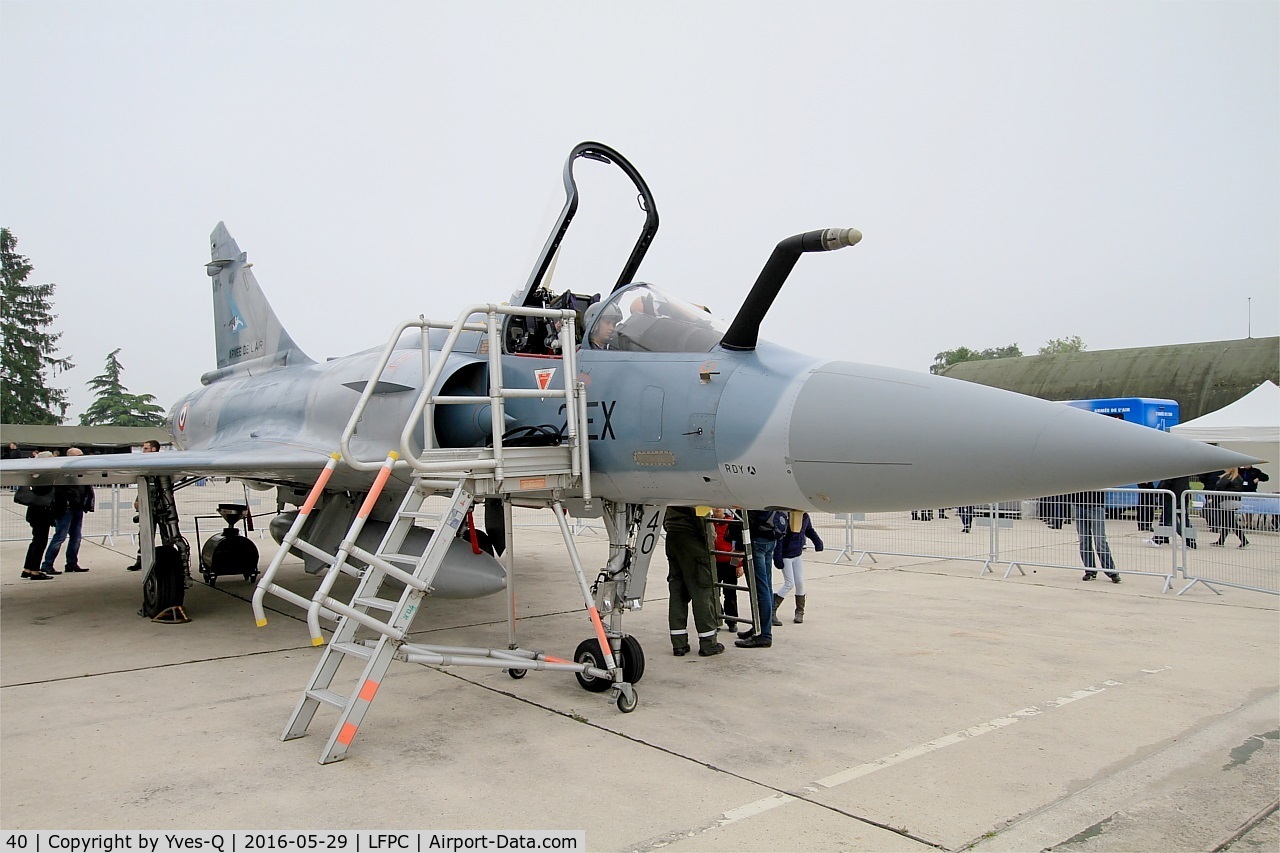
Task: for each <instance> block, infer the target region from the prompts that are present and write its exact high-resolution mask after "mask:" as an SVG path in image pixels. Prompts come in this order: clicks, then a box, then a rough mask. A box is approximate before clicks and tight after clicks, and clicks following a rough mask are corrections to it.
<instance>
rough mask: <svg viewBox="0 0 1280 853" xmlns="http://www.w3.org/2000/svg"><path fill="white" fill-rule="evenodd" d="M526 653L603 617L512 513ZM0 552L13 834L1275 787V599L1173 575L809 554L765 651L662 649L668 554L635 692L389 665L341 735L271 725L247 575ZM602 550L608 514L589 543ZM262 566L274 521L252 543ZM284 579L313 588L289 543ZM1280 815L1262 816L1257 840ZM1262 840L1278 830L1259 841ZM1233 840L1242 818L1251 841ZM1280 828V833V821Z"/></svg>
mask: <svg viewBox="0 0 1280 853" xmlns="http://www.w3.org/2000/svg"><path fill="white" fill-rule="evenodd" d="M519 535H520V536H521V541H520V542H519V543H518V561H519V563H518V571H519V574H518V576H517V586H518V602H519V608H518V609H519V613H520V615H521V623H520V631H521V641H522V644H523V645H524V646H525V647H526V648H538V649H544V650H546V651H548V652H551V653H553V654H558V655H561V656H565V657H568V656H569V655H571V654H572V652H573V649H574V648H575V647H576V645H577V644H578V642H579V641H581V640H582V639H584V638H586V637H587V636H588V634H589V624H588V621H587V619H586V616H585V615H584V613H583V612H582V609H581V602H580V601H578V600H577V594H576V584H575V582H574V580H573V575H572V572H571V570H570V568H569V566H568V562H567V560H566V559H565V556H564V552H563V546H562V545H561V544H560V543H559V540H558V536H557V535H556V534H554V533H550V532H545V531H540V530H533V531H524V530H522V531H521V532H520V534H519ZM21 546H22V543H4V544H3V545H2V546H0V554H2V556H3V560H2V562H3V572H2V579H0V647H2V649H3V656H2V658H0V745H2V746H3V762H2V763H0V782H2V783H3V784H2V785H0V824H3V826H4V827H5V828H6V829H24V828H26V829H35V828H40V829H132V828H136V829H167V828H186V829H237V828H239V829H274V828H289V829H301V828H315V829H323V828H331V829H585V830H586V837H587V845H588V848H589V849H592V850H656V849H664V850H666V849H674V850H723V849H735V850H925V849H946V850H958V849H961V848H964V847H966V846H969V845H976V848H977V849H980V850H1029V849H1043V848H1046V847H1054V846H1057V847H1059V848H1060V849H1070V850H1077V849H1079V850H1089V849H1093V850H1132V849H1163V850H1182V849H1186V850H1205V849H1211V848H1213V847H1214V846H1215V845H1217V844H1219V843H1221V842H1222V841H1224V840H1226V839H1228V838H1230V837H1232V836H1233V834H1235V833H1236V832H1237V831H1238V830H1240V829H1241V828H1242V827H1244V826H1246V824H1250V822H1251V820H1252V819H1254V818H1257V817H1258V816H1259V815H1262V814H1264V813H1265V812H1266V810H1267V809H1268V807H1269V806H1271V805H1272V804H1273V803H1274V802H1275V801H1276V799H1277V796H1278V794H1280V792H1278V790H1277V788H1278V787H1280V783H1278V782H1277V780H1278V779H1280V743H1278V742H1277V732H1280V699H1278V698H1277V691H1278V690H1280V630H1278V629H1280V615H1278V611H1277V602H1276V599H1275V598H1274V597H1272V596H1265V595H1261V594H1255V593H1246V592H1240V591H1233V590H1227V591H1226V594H1225V595H1224V596H1222V597H1218V596H1215V595H1213V593H1212V592H1209V591H1207V590H1204V591H1193V592H1191V593H1188V595H1186V596H1183V597H1180V598H1179V597H1175V596H1173V595H1169V594H1166V595H1162V594H1161V593H1160V582H1159V580H1158V579H1154V578H1142V577H1130V578H1126V582H1125V583H1124V584H1122V585H1120V586H1114V585H1112V584H1100V583H1097V582H1095V583H1093V584H1081V583H1080V582H1079V580H1078V577H1069V576H1067V575H1065V574H1063V573H1044V572H1041V573H1039V574H1036V575H1029V576H1028V577H1026V578H1019V577H1012V578H1010V579H1008V580H1001V579H998V578H995V577H993V576H991V575H987V576H985V577H979V576H977V574H976V573H975V571H974V567H973V566H972V564H964V563H947V562H936V561H935V562H928V561H917V562H914V563H912V562H909V561H902V560H899V561H896V562H895V564H894V565H892V566H889V565H886V563H888V562H889V561H881V563H878V564H876V565H874V566H872V567H871V568H870V569H868V568H867V567H859V568H855V567H852V566H850V565H849V564H848V563H842V564H838V565H831V564H827V563H822V562H817V561H816V560H806V570H807V571H806V586H807V589H806V592H807V594H808V608H807V612H806V621H805V624H803V625H794V624H793V623H792V622H791V611H792V609H793V603H792V602H791V601H788V602H787V603H785V604H784V605H783V607H782V610H781V615H782V617H783V621H784V625H783V627H781V628H777V629H775V632H774V637H775V642H774V647H773V648H772V649H768V650H744V649H736V648H734V647H733V646H732V645H731V644H730V645H729V650H728V651H727V652H726V653H725V654H724V655H721V656H718V657H713V658H699V657H697V656H696V655H694V656H688V657H684V658H673V657H671V656H670V653H669V643H668V640H667V624H666V585H665V583H664V579H665V563H664V562H663V561H662V559H661V558H659V559H658V560H657V561H656V563H657V566H656V567H655V570H654V575H653V577H652V578H651V580H650V584H649V587H648V595H647V600H646V607H645V609H644V610H643V611H641V612H640V613H637V614H633V615H631V616H629V617H628V621H627V627H628V630H629V632H631V633H633V634H634V635H635V636H636V637H637V638H638V639H639V640H640V642H641V644H642V645H643V647H644V650H645V652H646V655H647V658H648V662H647V667H646V671H645V675H644V678H643V679H642V681H641V682H640V684H639V687H638V688H637V692H638V693H639V696H640V705H639V708H638V709H637V711H636V712H635V713H632V714H621V713H619V712H618V711H617V709H616V708H615V707H614V706H613V705H612V704H611V703H609V702H608V701H607V699H606V698H605V697H606V696H607V694H589V693H586V692H584V691H583V690H581V689H580V688H579V687H578V686H577V683H576V682H575V681H574V679H573V677H572V676H566V675H563V674H557V673H539V672H531V673H529V675H528V676H527V677H526V678H524V679H522V680H519V681H516V680H513V679H511V678H509V677H508V676H507V675H506V674H504V673H503V672H501V671H500V670H490V669H464V668H453V669H429V668H425V667H419V666H414V665H411V664H395V665H393V667H392V669H391V671H390V674H389V676H388V678H387V680H386V683H385V684H384V685H383V687H382V689H381V690H380V691H379V693H378V696H377V699H376V701H375V702H374V705H373V708H372V710H371V711H370V713H369V715H368V716H367V717H366V719H365V722H364V725H363V726H362V727H361V730H360V733H359V735H358V736H357V738H356V740H355V742H354V744H353V747H352V750H351V753H350V755H349V757H348V758H347V759H346V760H345V761H343V762H340V763H338V764H333V765H328V766H320V765H318V764H317V763H316V759H317V757H318V756H319V753H320V751H321V749H322V747H323V746H324V741H325V740H326V739H327V737H328V735H329V731H330V729H331V727H332V724H333V720H334V716H333V712H332V711H331V710H330V709H322V710H321V712H320V713H319V714H318V715H317V719H316V721H315V722H314V723H313V724H312V726H311V730H310V733H309V735H308V736H307V737H306V738H303V739H300V740H294V741H290V742H287V743H284V742H281V741H279V740H278V736H279V733H280V731H281V729H282V728H283V726H284V724H285V721H286V720H287V718H288V716H289V714H290V712H291V711H292V709H293V706H294V704H295V703H296V701H297V699H298V696H299V694H300V692H301V690H302V688H303V686H304V685H305V683H306V681H307V679H308V677H309V676H310V674H311V670H312V668H313V666H314V663H315V660H316V656H317V654H318V652H317V650H315V649H313V648H312V647H311V646H310V644H309V641H308V639H307V636H306V630H305V627H304V626H303V625H302V623H301V622H300V621H299V617H300V613H298V612H296V611H293V610H292V609H290V608H289V607H288V606H287V605H284V604H283V603H282V602H279V601H278V600H269V601H270V602H271V603H274V604H276V605H278V606H279V608H280V611H279V612H277V613H273V614H272V615H271V618H270V621H269V624H268V625H267V627H265V628H262V629H259V628H256V627H255V626H254V624H253V618H252V615H251V613H250V611H249V607H248V604H247V599H248V598H249V596H250V594H251V592H252V588H251V587H250V586H249V585H248V584H245V583H244V582H243V581H241V580H239V579H235V578H223V579H221V580H220V583H219V586H218V587H217V588H209V587H207V586H205V585H204V584H202V583H198V584H197V585H196V587H195V588H193V589H192V590H190V591H189V592H188V596H187V610H188V612H189V613H190V614H191V616H192V617H193V620H194V621H193V622H191V623H190V624H188V625H156V624H153V623H151V622H149V621H148V620H145V619H142V618H139V617H137V616H135V615H134V613H135V611H136V610H137V608H138V606H139V604H140V600H141V591H140V580H141V579H140V577H139V576H138V575H137V574H134V573H127V572H125V571H124V570H123V568H124V566H125V565H126V564H127V563H129V562H130V561H131V560H132V553H131V550H132V549H131V547H129V546H117V548H116V550H114V551H113V550H110V549H107V548H104V547H102V546H101V545H97V544H94V543H91V542H86V543H85V545H84V550H83V551H82V563H83V564H84V565H88V566H90V567H92V571H91V572H89V573H88V574H83V575H70V576H68V575H63V576H60V577H58V578H56V579H55V580H52V581H42V582H33V581H21V580H19V579H18V574H19V572H20V567H21V555H22V547H21ZM579 547H580V549H581V551H582V552H583V558H584V562H585V563H586V564H587V565H588V566H595V565H599V564H601V563H602V562H603V559H604V556H605V552H606V546H605V542H604V540H603V538H602V537H592V536H586V537H581V538H580V539H579ZM260 548H261V549H262V551H263V562H264V564H265V562H266V560H267V559H269V557H270V553H271V548H270V546H269V543H266V542H264V543H262V544H261V545H260ZM284 577H285V583H286V584H288V585H289V586H290V587H291V588H293V589H294V590H295V591H298V592H300V593H303V594H309V592H310V590H311V589H314V586H315V583H316V581H315V579H314V578H311V577H308V576H304V575H303V574H302V572H301V571H300V569H298V568H296V567H292V568H288V569H286V572H285V576H284ZM504 609H505V597H504V596H501V595H500V596H494V597H492V598H490V599H486V600H482V601H473V602H445V601H435V602H431V603H430V605H429V606H428V608H427V609H426V610H425V612H424V614H423V615H422V616H420V617H419V619H418V620H417V621H416V622H415V625H414V627H415V629H417V631H416V633H415V636H414V639H415V640H416V641H419V642H440V643H448V644H454V645H487V646H494V647H503V646H505V643H506V639H505V637H506V635H505V628H504V626H503V624H502V619H503V613H504ZM1275 829H1276V821H1275V819H1274V817H1273V818H1272V819H1271V820H1267V821H1263V822H1262V823H1261V825H1260V826H1258V827H1257V828H1256V829H1253V830H1252V831H1251V833H1250V834H1248V835H1246V838H1245V841H1248V840H1249V839H1250V838H1258V837H1263V838H1269V837H1270V836H1267V835H1265V833H1268V832H1270V833H1272V834H1274V833H1275ZM1260 834H1262V835H1260ZM1241 843H1244V842H1243V841H1242V842H1241ZM1273 846H1274V845H1273Z"/></svg>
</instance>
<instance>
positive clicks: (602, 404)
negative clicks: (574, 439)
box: [560, 400, 618, 441]
mask: <svg viewBox="0 0 1280 853" xmlns="http://www.w3.org/2000/svg"><path fill="white" fill-rule="evenodd" d="M597 406H598V407H599V408H600V412H601V414H603V415H604V423H603V424H601V426H600V433H599V434H598V435H597V434H596V433H594V432H591V425H592V424H593V423H595V419H594V418H592V417H591V414H590V413H591V410H592V409H594V408H596V407H597ZM617 407H618V401H617V400H601V401H599V402H590V403H587V439H588V440H590V441H600V440H602V439H605V438H611V439H616V438H617V437H618V436H617V435H616V434H614V431H613V424H612V422H611V421H610V419H611V418H612V417H613V410H614V409H616V408H617ZM565 408H566V407H565V405H564V404H563V403H561V404H560V414H561V415H563V414H564V411H565ZM566 429H567V426H566ZM564 431H565V429H561V433H562V434H563V433H564Z"/></svg>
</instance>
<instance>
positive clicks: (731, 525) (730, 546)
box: [711, 509, 742, 630]
mask: <svg viewBox="0 0 1280 853" xmlns="http://www.w3.org/2000/svg"><path fill="white" fill-rule="evenodd" d="M711 516H712V518H714V519H715V521H713V522H712V526H713V527H714V528H715V532H716V545H715V551H716V579H717V580H718V581H719V582H720V584H721V587H720V589H721V591H722V592H723V593H724V606H723V607H722V608H721V610H720V612H721V614H722V615H723V616H724V624H725V627H726V628H728V629H730V630H733V629H734V627H735V625H736V624H737V621H736V620H737V618H738V591H737V590H736V589H734V587H736V586H737V585H738V581H739V579H740V578H741V577H742V557H739V556H735V555H734V554H733V553H732V552H735V551H736V552H741V551H742V523H741V522H740V521H738V520H737V519H735V518H734V517H733V514H732V513H730V512H729V511H728V510H727V509H714V510H712V511H711Z"/></svg>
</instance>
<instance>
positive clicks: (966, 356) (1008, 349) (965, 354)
mask: <svg viewBox="0 0 1280 853" xmlns="http://www.w3.org/2000/svg"><path fill="white" fill-rule="evenodd" d="M1021 355H1022V350H1021V349H1019V348H1018V345H1017V344H1009V345H1008V346H1003V347H994V348H991V349H984V350H972V349H969V348H968V347H956V348H955V349H949V350H946V351H944V352H940V353H938V354H937V355H935V356H934V357H933V364H932V366H930V367H929V372H930V373H941V372H942V371H944V370H946V369H947V368H948V367H950V366H951V365H953V364H959V363H960V362H962V361H979V360H981V359H984V358H1018V357H1019V356H1021Z"/></svg>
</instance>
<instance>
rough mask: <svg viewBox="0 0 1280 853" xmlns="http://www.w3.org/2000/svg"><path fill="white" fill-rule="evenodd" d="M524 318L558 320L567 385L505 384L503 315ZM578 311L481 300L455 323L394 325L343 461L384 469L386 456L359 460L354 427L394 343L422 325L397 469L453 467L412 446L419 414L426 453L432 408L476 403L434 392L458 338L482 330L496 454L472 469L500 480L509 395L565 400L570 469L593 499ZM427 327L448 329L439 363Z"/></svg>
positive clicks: (347, 437)
mask: <svg viewBox="0 0 1280 853" xmlns="http://www.w3.org/2000/svg"><path fill="white" fill-rule="evenodd" d="M477 314H480V315H483V317H484V321H483V322H468V321H469V320H470V319H471V318H472V317H474V316H475V315H477ZM507 315H511V316H520V317H542V318H545V319H550V320H560V321H561V324H560V352H561V353H562V359H563V362H562V367H563V369H562V371H561V380H562V382H563V383H564V387H563V389H555V388H546V389H535V388H506V387H504V385H503V379H502V355H503V353H502V341H501V334H500V326H501V324H500V323H499V317H502V316H507ZM576 321H577V315H576V313H575V312H574V311H572V310H571V309H552V308H533V307H523V306H514V305H499V304H494V303H480V304H476V305H472V306H469V307H467V308H465V309H463V311H462V312H461V313H460V314H459V315H458V318H457V319H456V320H455V321H453V322H452V323H442V322H437V321H432V320H428V319H426V318H425V317H422V316H419V317H418V318H416V319H413V320H406V321H405V322H403V323H400V324H399V325H398V326H396V328H395V331H394V332H393V333H392V335H391V338H390V339H389V340H388V341H387V344H386V346H385V347H384V348H383V351H382V355H381V357H380V358H379V359H378V363H377V365H376V366H375V367H374V370H373V374H372V376H371V377H370V379H369V381H368V382H367V383H366V384H365V387H364V390H363V391H362V392H361V394H360V399H359V400H358V401H357V402H356V405H355V408H354V409H352V412H351V417H350V418H349V419H348V421H347V425H346V428H345V429H344V430H343V431H342V439H341V444H340V447H341V453H342V459H343V461H344V462H346V463H347V464H348V465H350V466H351V467H352V468H354V469H356V470H361V471H374V470H377V469H378V468H381V467H382V465H383V461H382V460H378V461H373V460H361V459H358V458H356V456H355V455H354V454H353V453H352V451H351V438H352V436H354V435H355V432H356V427H357V425H358V424H359V422H360V419H361V418H362V417H363V416H364V412H365V409H366V408H367V406H368V404H369V401H370V400H371V399H372V398H373V395H374V390H375V388H376V387H377V384H378V382H379V380H380V379H381V378H382V374H383V372H384V371H385V370H386V368H387V365H388V364H389V363H390V361H391V357H392V355H393V353H394V352H395V349H396V345H397V344H398V343H399V340H400V336H401V335H402V334H404V332H405V331H406V330H408V329H412V328H418V329H421V330H422V333H423V346H422V349H423V375H424V381H423V384H422V390H421V391H420V393H419V394H418V397H417V399H416V400H415V401H414V403H413V406H412V408H411V409H410V411H409V415H408V417H407V418H406V420H405V425H404V428H403V429H402V431H401V433H400V452H401V458H400V460H399V461H398V462H397V463H396V467H397V468H412V469H413V470H414V471H417V472H419V473H425V472H431V471H435V472H439V471H442V470H449V467H450V465H451V464H452V463H441V462H439V461H434V460H433V461H427V460H424V459H423V458H422V456H420V455H419V454H417V453H415V452H414V451H413V449H412V447H411V445H410V440H411V438H412V433H413V429H414V425H415V424H416V423H417V421H418V419H419V418H420V417H421V418H423V420H424V423H425V424H427V425H428V426H427V428H426V429H424V435H423V448H422V449H423V453H424V455H425V452H426V451H429V450H433V449H440V448H437V447H436V446H435V444H434V436H433V434H432V432H431V429H430V427H429V425H430V423H431V422H432V420H433V419H434V409H435V406H437V405H475V404H476V402H477V400H478V398H476V397H470V396H448V395H440V394H435V393H433V391H432V389H434V388H435V387H436V385H437V383H439V381H440V377H441V375H442V373H443V371H444V368H445V366H446V365H447V364H448V359H449V356H450V355H451V354H452V353H453V350H454V347H455V346H456V344H457V341H458V337H459V336H460V335H461V334H462V333H463V332H484V333H485V334H486V336H487V340H488V364H489V397H488V399H489V404H490V414H491V418H492V421H491V424H492V426H491V429H492V432H493V448H492V458H491V459H486V460H477V461H475V462H474V463H469V464H470V466H471V468H472V470H473V472H474V471H477V470H484V471H492V472H493V478H494V480H495V481H497V482H498V483H501V482H502V480H503V444H502V434H503V431H504V428H505V425H506V413H505V408H506V407H505V404H504V401H505V400H506V399H507V398H512V399H518V398H525V399H532V398H547V397H550V398H562V399H563V400H564V402H565V424H566V432H567V436H566V438H567V443H568V446H569V460H570V471H571V473H572V475H573V476H574V477H578V478H580V479H581V482H582V492H583V498H584V499H587V500H589V499H590V498H591V483H590V464H589V459H588V452H589V451H588V447H587V441H586V435H587V428H586V400H585V397H586V386H585V385H584V384H583V383H581V382H579V381H577V376H578V365H577V340H576V334H575V324H576ZM428 329H448V330H449V334H448V337H446V338H445V341H444V344H443V346H442V347H441V348H440V351H439V354H438V358H437V359H436V363H435V364H434V365H432V363H431V361H432V353H431V350H430V347H429V345H428V343H429V342H428V341H427V340H426V335H427V330H428Z"/></svg>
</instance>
